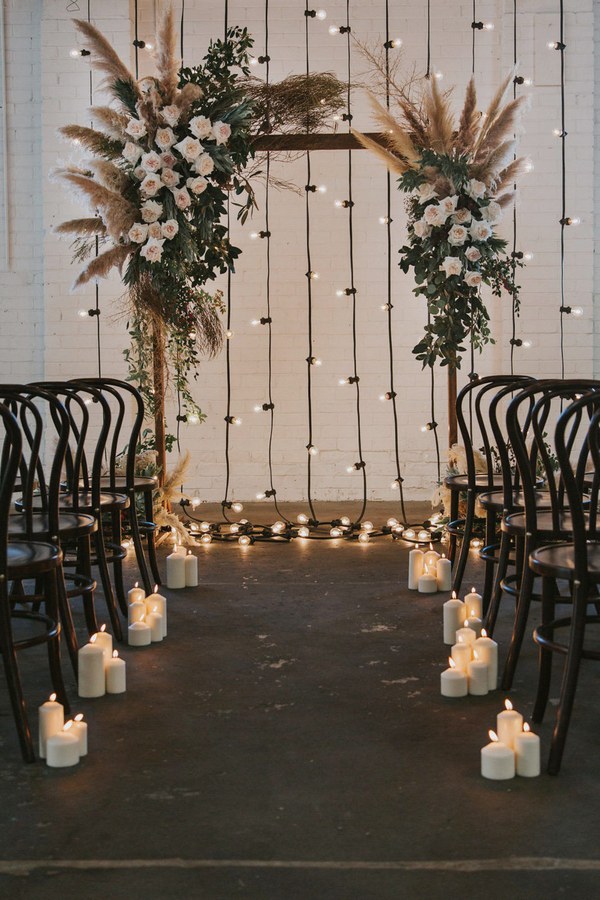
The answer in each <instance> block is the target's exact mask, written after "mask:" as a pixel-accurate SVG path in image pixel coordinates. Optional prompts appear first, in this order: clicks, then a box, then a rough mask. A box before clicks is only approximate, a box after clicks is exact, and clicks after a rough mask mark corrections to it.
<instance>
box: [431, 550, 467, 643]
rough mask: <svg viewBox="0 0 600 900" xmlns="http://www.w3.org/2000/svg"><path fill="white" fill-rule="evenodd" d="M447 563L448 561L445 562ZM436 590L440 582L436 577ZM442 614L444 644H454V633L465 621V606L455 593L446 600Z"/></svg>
mask: <svg viewBox="0 0 600 900" xmlns="http://www.w3.org/2000/svg"><path fill="white" fill-rule="evenodd" d="M446 562H447V563H449V562H450V560H449V559H448V560H446ZM438 589H439V590H442V589H441V588H440V581H439V576H438ZM443 613H444V643H445V644H454V643H455V641H456V632H457V631H458V629H459V628H460V627H461V625H462V623H463V622H464V621H465V604H464V603H463V602H462V600H459V599H458V597H457V596H456V594H455V593H453V594H452V597H451V599H450V600H446V602H445V603H444V607H443Z"/></svg>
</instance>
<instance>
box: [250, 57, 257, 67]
mask: <svg viewBox="0 0 600 900" xmlns="http://www.w3.org/2000/svg"><path fill="white" fill-rule="evenodd" d="M249 63H250V65H251V66H257V65H258V59H257V58H256V56H251V57H250V59H249Z"/></svg>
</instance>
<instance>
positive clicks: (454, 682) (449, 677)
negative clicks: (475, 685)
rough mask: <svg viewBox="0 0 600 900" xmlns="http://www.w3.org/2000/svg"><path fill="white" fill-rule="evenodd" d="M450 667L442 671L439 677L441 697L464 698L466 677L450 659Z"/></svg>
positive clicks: (466, 689) (465, 694) (466, 690)
mask: <svg viewBox="0 0 600 900" xmlns="http://www.w3.org/2000/svg"><path fill="white" fill-rule="evenodd" d="M448 663H449V665H450V667H449V668H448V669H444V671H443V672H442V673H441V675H440V690H441V693H442V697H466V696H467V693H468V688H467V676H466V675H465V673H464V672H463V671H462V669H459V668H458V667H457V665H456V662H455V661H454V660H453V659H452V657H450V658H449V659H448Z"/></svg>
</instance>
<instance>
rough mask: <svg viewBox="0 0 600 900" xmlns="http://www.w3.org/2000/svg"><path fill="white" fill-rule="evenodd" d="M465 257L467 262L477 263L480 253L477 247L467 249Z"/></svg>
mask: <svg viewBox="0 0 600 900" xmlns="http://www.w3.org/2000/svg"><path fill="white" fill-rule="evenodd" d="M465 256H466V257H467V259H468V260H469V262H477V260H478V259H481V251H480V250H478V249H477V247H469V249H468V250H467V252H466V253H465Z"/></svg>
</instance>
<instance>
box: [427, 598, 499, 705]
mask: <svg viewBox="0 0 600 900" xmlns="http://www.w3.org/2000/svg"><path fill="white" fill-rule="evenodd" d="M481 618H482V598H481V594H478V593H477V591H476V590H475V588H471V591H470V593H469V594H467V596H466V597H465V599H464V601H463V600H459V599H458V597H457V596H456V593H454V592H453V593H452V597H451V598H450V600H447V601H446V603H444V608H443V626H444V643H445V644H451V645H452V649H451V650H450V657H449V659H448V668H447V669H446V670H445V671H444V672H442V674H441V676H440V690H441V693H442V696H444V697H466V696H467V694H472V695H473V696H478V697H482V696H484V695H485V694H487V693H488V692H489V691H495V690H496V688H497V686H498V644H497V643H496V641H494V640H492V638H490V637H488V635H487V634H486V631H485V629H484V628H482V627H481V625H482V622H481Z"/></svg>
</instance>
